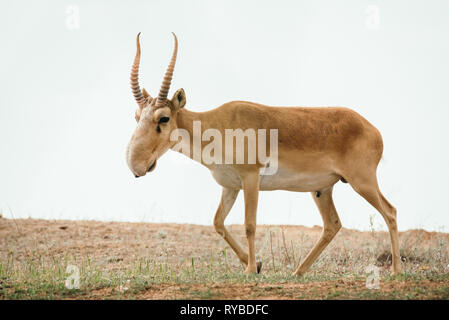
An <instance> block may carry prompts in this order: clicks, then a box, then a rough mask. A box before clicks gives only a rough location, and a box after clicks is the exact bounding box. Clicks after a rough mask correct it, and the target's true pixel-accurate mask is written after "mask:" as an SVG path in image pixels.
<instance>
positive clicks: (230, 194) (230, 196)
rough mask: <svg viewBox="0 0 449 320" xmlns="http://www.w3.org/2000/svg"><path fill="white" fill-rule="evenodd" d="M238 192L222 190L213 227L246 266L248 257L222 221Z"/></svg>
mask: <svg viewBox="0 0 449 320" xmlns="http://www.w3.org/2000/svg"><path fill="white" fill-rule="evenodd" d="M239 191H240V190H235V189H228V188H223V192H222V193H221V201H220V205H219V206H218V209H217V213H216V214H215V218H214V227H215V230H216V231H217V233H218V234H219V235H220V236H222V237H223V239H224V240H225V241H226V242H227V243H228V244H229V245H230V246H231V248H232V250H234V252H235V253H236V254H237V257H238V258H239V260H240V261H241V262H242V263H243V264H244V265H247V264H248V255H247V254H246V252H245V251H243V249H242V247H241V246H240V244H239V243H238V242H237V241H236V240H235V239H234V238H233V237H232V236H231V234H230V233H229V232H228V230H226V227H225V226H224V221H225V219H226V217H227V216H228V213H229V211H230V210H231V208H232V206H233V204H234V202H235V199H236V198H237V195H238V194H239Z"/></svg>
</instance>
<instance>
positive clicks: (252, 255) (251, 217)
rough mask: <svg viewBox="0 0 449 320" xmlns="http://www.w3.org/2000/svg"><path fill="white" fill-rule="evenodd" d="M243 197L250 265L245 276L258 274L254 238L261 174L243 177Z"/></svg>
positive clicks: (249, 174) (250, 174)
mask: <svg viewBox="0 0 449 320" xmlns="http://www.w3.org/2000/svg"><path fill="white" fill-rule="evenodd" d="M242 185H243V195H244V198H245V231H246V238H247V239H248V265H247V267H246V270H245V274H250V273H257V271H258V270H257V265H256V251H255V249H254V238H255V235H256V215H257V201H258V198H259V172H251V173H248V174H245V175H244V176H242Z"/></svg>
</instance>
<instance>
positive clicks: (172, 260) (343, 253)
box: [0, 219, 449, 299]
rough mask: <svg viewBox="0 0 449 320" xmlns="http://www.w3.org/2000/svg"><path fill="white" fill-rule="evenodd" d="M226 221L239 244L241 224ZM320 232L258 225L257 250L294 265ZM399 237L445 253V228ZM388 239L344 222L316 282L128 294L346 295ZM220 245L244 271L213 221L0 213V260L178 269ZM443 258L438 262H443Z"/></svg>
mask: <svg viewBox="0 0 449 320" xmlns="http://www.w3.org/2000/svg"><path fill="white" fill-rule="evenodd" d="M227 227H228V230H229V231H230V232H231V233H232V234H233V235H235V236H236V238H237V239H238V240H239V241H240V242H241V243H242V244H245V237H244V229H243V226H241V225H231V226H227ZM270 232H271V235H270ZM320 233H321V227H318V226H316V227H313V228H307V227H303V226H258V229H257V237H256V246H257V248H258V253H259V254H258V255H259V256H260V257H263V259H264V268H265V270H263V271H266V272H270V270H271V272H273V270H276V267H275V268H273V264H272V260H275V259H277V260H276V263H277V269H281V268H284V269H289V270H293V268H294V267H295V265H296V264H297V263H298V262H299V261H300V260H301V259H303V258H304V257H305V255H306V254H307V252H308V250H309V249H310V248H311V247H312V245H313V244H314V242H315V241H316V240H317V239H318V237H319V235H320ZM400 238H401V243H402V245H403V246H406V247H407V248H409V249H410V250H409V252H412V251H413V249H417V248H418V249H419V250H421V251H420V252H429V251H428V250H433V248H437V247H438V245H440V247H441V242H442V241H443V245H444V246H445V247H443V255H444V256H443V257H440V259H447V247H446V244H447V243H449V234H445V233H437V232H427V231H424V230H409V231H406V232H401V233H400ZM370 246H371V247H374V248H375V250H374V251H375V252H373V253H372V254H371V256H372V259H371V260H370V258H369V255H370V253H369V252H371V251H373V250H371V251H370V249H369V247H370ZM388 246H389V241H388V234H387V233H385V232H376V233H373V232H360V231H356V230H347V229H342V230H341V231H340V233H339V234H338V235H337V237H336V239H334V241H333V242H332V244H331V245H330V246H329V248H328V249H327V250H326V251H325V252H324V254H323V255H324V257H323V259H322V260H320V261H321V262H317V263H316V264H315V265H314V266H313V267H312V269H311V271H310V272H311V274H315V275H318V276H319V275H326V274H327V273H330V274H333V275H335V274H337V275H339V274H341V276H340V277H339V279H337V280H327V279H325V278H323V280H322V281H321V280H320V279H318V280H315V281H310V282H304V283H298V282H287V283H282V281H281V282H279V281H278V283H268V282H266V283H264V282H260V281H256V282H253V283H251V282H245V283H238V282H234V283H226V282H217V283H210V282H208V283H185V284H183V283H178V284H173V283H166V284H165V283H158V284H157V285H152V286H149V287H148V288H146V289H145V290H141V291H139V293H137V294H135V295H133V298H146V299H166V298H169V299H173V298H185V297H187V298H192V297H193V298H195V297H196V298H219V299H228V298H231V299H236V298H237V299H240V298H243V299H247V298H250V299H251V298H263V299H266V298H268V299H276V298H283V299H296V298H308V297H316V293H317V292H318V293H319V292H322V293H325V295H318V296H317V297H318V298H323V297H324V298H326V297H328V295H329V293H330V292H336V291H338V290H339V289H342V290H344V289H348V288H350V291H351V293H349V294H347V295H343V298H351V295H352V294H355V295H357V292H360V291H363V290H366V287H365V281H364V280H363V279H360V278H357V277H355V278H353V277H351V276H348V270H350V269H351V268H353V269H354V270H355V269H357V270H355V271H354V273H360V270H362V269H363V268H364V267H365V266H364V265H361V259H368V260H369V261H373V262H374V263H375V264H376V265H379V266H380V267H381V268H383V271H384V272H386V273H388V263H389V259H390V257H389V253H388ZM225 249H226V250H227V252H228V257H227V259H228V260H229V261H230V266H231V268H233V270H234V271H235V272H239V270H240V269H241V271H243V267H242V266H241V265H240V263H239V262H238V260H237V258H236V256H235V255H234V254H233V253H232V252H231V250H230V249H229V247H228V246H227V244H226V243H225V242H224V241H223V240H222V239H221V238H220V237H219V236H218V235H217V233H216V232H215V230H214V228H213V227H212V226H198V225H187V224H152V223H121V222H98V221H51V220H36V219H18V220H10V219H0V259H2V260H3V261H5V260H6V259H7V257H10V256H11V255H13V259H14V261H17V262H21V261H22V262H23V261H27V260H28V259H31V260H32V259H35V258H36V257H37V256H44V257H51V258H52V259H53V258H58V257H59V258H62V257H67V256H70V257H74V258H75V259H76V257H78V259H82V258H83V257H86V256H89V258H90V259H91V260H92V261H95V262H96V263H97V264H98V265H99V266H101V268H103V269H104V270H107V271H110V272H114V270H123V269H124V268H127V267H129V266H132V265H133V263H134V262H135V261H136V259H139V258H142V257H148V256H150V257H151V258H152V259H154V261H161V262H162V261H163V262H164V263H168V264H173V265H177V266H180V268H182V266H184V265H185V266H187V267H188V266H189V265H190V263H191V260H192V257H194V259H195V260H197V261H200V262H202V263H203V264H204V267H205V268H206V267H207V266H206V265H207V261H209V260H210V257H211V255H214V254H217V255H219V254H222V253H223V252H224V250H225ZM426 250H427V251H426ZM440 251H441V248H440ZM367 252H368V253H367ZM413 252H414V251H413ZM432 252H433V251H432ZM295 254H296V256H295ZM440 255H441V252H440ZM366 257H368V258H366ZM407 259H408V261H409V262H411V263H415V266H414V268H415V269H416V268H418V269H419V268H424V269H423V270H427V269H432V268H433V266H432V261H431V260H429V259H430V258H429V257H424V256H420V255H419V254H416V255H415V256H412V255H410V256H408V257H404V260H407ZM414 259H415V260H414ZM426 259H427V260H426ZM368 260H367V261H368ZM348 261H349V262H348ZM369 261H368V262H369ZM444 261H446V260H444ZM444 261H443V262H442V263H445V262H444ZM368 262H367V263H368ZM276 263H274V265H276ZM448 271H449V270H448ZM289 272H290V271H289ZM362 272H363V271H362ZM440 273H441V270H440ZM448 285H449V275H448V279H446V280H442V281H437V282H435V281H429V280H426V279H421V280H419V281H418V280H414V281H411V280H410V281H408V280H405V281H395V282H391V283H390V282H388V283H384V284H383V288H382V290H384V292H385V293H387V292H391V291H394V290H407V288H410V287H416V286H422V287H428V288H433V287H441V286H446V287H447V286H448ZM206 289H207V295H202V294H201V292H204V291H205V290H206ZM112 291H114V288H100V289H94V290H92V291H90V292H89V293H88V297H85V298H104V297H105V296H108V295H111V294H112ZM186 292H190V293H192V292H194V293H198V292H199V294H197V296H195V295H194V294H190V295H189V294H186ZM314 294H315V295H314Z"/></svg>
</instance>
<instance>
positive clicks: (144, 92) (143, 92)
mask: <svg viewBox="0 0 449 320" xmlns="http://www.w3.org/2000/svg"><path fill="white" fill-rule="evenodd" d="M142 94H143V96H144V97H145V98H148V97H150V99H152V97H151V96H150V94H149V93H148V92H147V90H145V88H142Z"/></svg>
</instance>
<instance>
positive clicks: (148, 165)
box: [126, 33, 186, 178]
mask: <svg viewBox="0 0 449 320" xmlns="http://www.w3.org/2000/svg"><path fill="white" fill-rule="evenodd" d="M139 36H140V33H139V34H138V35H137V52H136V56H135V58H134V63H133V66H132V69H131V90H132V92H133V95H134V98H135V99H136V102H137V105H138V108H137V110H136V122H137V128H136V130H135V131H134V133H133V135H132V137H131V140H130V141H129V144H128V149H127V153H126V160H127V163H128V166H129V168H130V169H131V171H132V172H133V173H134V176H135V177H136V178H137V177H141V176H144V175H145V174H146V173H147V172H150V171H153V170H154V168H155V167H156V161H157V159H158V158H159V157H160V156H161V155H163V154H164V153H165V152H166V151H167V150H168V149H169V148H170V147H171V146H172V145H173V144H174V143H175V142H172V141H170V133H171V132H172V131H173V130H174V129H176V128H177V125H176V117H177V114H178V111H179V110H180V109H181V108H182V107H184V105H185V104H186V96H185V93H184V90H183V89H179V90H177V91H176V93H175V94H174V95H173V97H172V99H171V100H170V99H167V95H168V91H169V89H170V83H171V79H172V77H173V70H174V68H175V63H176V54H177V52H178V39H177V38H176V35H175V34H174V33H173V36H174V38H175V47H174V49H173V55H172V57H171V60H170V64H169V65H168V68H167V71H166V72H165V76H164V80H163V81H162V85H161V88H160V90H159V95H158V96H157V97H156V98H153V97H152V96H151V95H150V94H149V93H148V92H147V91H146V90H145V89H142V90H141V89H140V86H139V64H140V42H139Z"/></svg>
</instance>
